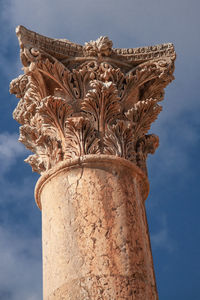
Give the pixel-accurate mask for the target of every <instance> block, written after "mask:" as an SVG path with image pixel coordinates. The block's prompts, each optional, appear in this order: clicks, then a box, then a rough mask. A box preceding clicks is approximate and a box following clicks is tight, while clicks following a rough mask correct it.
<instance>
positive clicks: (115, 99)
mask: <svg viewBox="0 0 200 300" xmlns="http://www.w3.org/2000/svg"><path fill="white" fill-rule="evenodd" d="M91 87H92V89H91V90H89V91H88V93H87V95H86V97H85V99H84V100H83V102H82V105H81V108H82V110H83V111H84V112H86V113H87V115H88V117H92V121H93V122H94V124H95V128H96V130H98V131H99V132H100V133H101V134H105V128H106V126H107V125H108V124H110V123H112V121H114V120H115V119H116V118H117V116H118V114H119V113H120V104H119V96H118V91H117V89H116V86H115V85H114V84H113V83H112V82H111V81H110V82H105V83H104V82H102V81H99V80H94V81H92V82H91Z"/></svg>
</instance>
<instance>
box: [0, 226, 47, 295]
mask: <svg viewBox="0 0 200 300" xmlns="http://www.w3.org/2000/svg"><path fill="white" fill-rule="evenodd" d="M40 245H41V241H40V239H38V238H34V237H27V236H25V237H23V236H19V233H17V232H16V231H15V229H14V228H13V229H12V230H8V229H5V228H3V227H2V226H1V227H0V256H1V260H0V269H1V272H0V298H1V299H7V300H36V299H37V300H38V299H41V283H42V276H41V273H42V272H41V265H42V264H41V257H40V255H39V253H40V252H39V251H38V249H41V246H40Z"/></svg>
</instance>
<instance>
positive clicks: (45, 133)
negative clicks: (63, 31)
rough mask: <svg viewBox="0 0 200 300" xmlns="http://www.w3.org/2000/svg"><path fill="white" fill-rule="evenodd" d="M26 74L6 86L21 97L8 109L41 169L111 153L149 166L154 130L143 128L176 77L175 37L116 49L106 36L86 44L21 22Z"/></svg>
mask: <svg viewBox="0 0 200 300" xmlns="http://www.w3.org/2000/svg"><path fill="white" fill-rule="evenodd" d="M17 36H18V39H19V44H20V57H21V61H22V64H23V66H24V75H21V76H19V77H18V78H17V79H14V80H13V81H12V82H11V84H10V92H11V93H12V94H15V95H16V97H18V98H21V99H20V101H19V103H18V105H17V107H16V109H15V111H14V113H13V116H14V118H15V120H17V121H18V122H19V123H20V124H21V125H22V126H21V128H20V138H19V140H20V141H21V142H22V143H24V144H25V146H26V147H27V148H28V149H30V150H31V151H32V152H33V153H34V155H31V156H29V157H28V158H27V159H26V161H27V162H28V163H30V165H31V166H32V168H33V170H34V171H36V172H38V173H43V172H45V171H47V170H49V169H51V168H52V167H54V166H55V165H56V164H58V163H59V162H60V161H63V160H68V159H73V158H76V157H80V156H83V155H88V154H90V155H92V154H102V155H115V156H118V157H122V158H124V159H127V160H130V161H131V162H132V163H133V164H135V165H137V166H138V167H140V168H141V169H142V170H143V171H144V172H146V158H147V155H148V153H154V151H155V149H156V147H157V146H158V144H159V140H158V137H157V136H155V135H152V134H151V135H148V131H149V129H150V126H151V123H152V122H154V121H155V120H156V118H157V116H158V114H159V113H160V111H161V109H162V108H161V106H160V105H159V104H158V103H159V102H160V101H161V100H163V96H164V88H165V87H166V86H167V84H168V83H169V82H171V81H172V80H173V78H174V77H173V71H174V60H175V52H174V47H173V45H172V44H163V45H157V46H153V47H143V48H133V49H132V48H131V49H115V48H112V42H111V41H110V40H109V39H108V38H107V37H100V38H99V39H98V40H97V41H90V42H89V43H86V44H85V46H81V45H78V44H75V43H72V42H70V41H68V40H58V39H51V38H47V37H44V36H41V35H39V34H37V33H35V32H32V31H29V30H27V29H26V28H24V27H22V26H19V27H18V28H17Z"/></svg>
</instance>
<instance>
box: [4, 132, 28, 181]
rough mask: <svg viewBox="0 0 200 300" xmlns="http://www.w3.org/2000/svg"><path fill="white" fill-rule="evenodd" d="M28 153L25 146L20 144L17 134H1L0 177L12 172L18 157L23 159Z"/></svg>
mask: <svg viewBox="0 0 200 300" xmlns="http://www.w3.org/2000/svg"><path fill="white" fill-rule="evenodd" d="M26 153H27V151H26V150H25V148H24V146H22V145H21V144H20V143H19V142H18V135H17V134H11V133H7V132H3V133H0V164H1V169H0V177H2V176H3V175H4V174H5V173H6V172H7V171H9V170H10V168H11V166H12V165H13V164H15V162H16V160H17V159H18V157H22V156H24V155H25V154H26Z"/></svg>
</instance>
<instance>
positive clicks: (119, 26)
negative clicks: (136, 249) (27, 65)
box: [0, 0, 200, 300]
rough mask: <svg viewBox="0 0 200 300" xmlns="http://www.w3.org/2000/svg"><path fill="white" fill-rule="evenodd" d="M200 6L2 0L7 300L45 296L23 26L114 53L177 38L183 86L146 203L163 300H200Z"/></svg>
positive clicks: (172, 88) (127, 0)
mask: <svg viewBox="0 0 200 300" xmlns="http://www.w3.org/2000/svg"><path fill="white" fill-rule="evenodd" d="M199 11H200V2H199V1H197V0H190V1H189V0H168V1H162V0H150V1H147V0H145V1H144V0H123V1H119V0H107V1H106V0H101V1H97V0H82V1H81V0H73V1H72V0H71V1H68V0H65V1H64V0H57V1H53V0H43V1H39V0H32V1H26V0H5V1H4V0H0V26H1V27H0V28H1V43H0V88H1V93H0V97H1V106H0V109H1V119H0V166H1V167H0V191H1V195H0V209H1V213H0V270H1V271H0V299H7V300H38V299H41V298H42V264H41V233H40V232H41V219H40V217H41V215H40V211H39V210H38V208H37V207H36V204H35V202H34V194H33V192H34V186H35V183H36V181H37V179H38V177H39V176H38V175H37V174H35V173H32V172H31V168H30V167H29V166H28V165H26V164H25V163H24V162H23V160H24V159H25V158H26V156H27V155H28V151H27V150H25V148H24V146H23V145H21V144H20V143H19V142H18V141H17V138H18V124H17V123H16V122H15V121H14V120H12V111H13V110H14V108H15V106H16V104H17V99H16V98H15V97H14V96H13V95H12V96H11V95H9V92H8V89H9V82H10V81H11V80H12V79H13V78H16V77H17V76H18V75H19V74H21V73H22V71H21V63H20V60H19V46H18V41H17V38H16V35H15V27H16V26H17V25H19V24H21V25H24V26H26V27H27V28H29V29H31V30H33V31H36V32H38V33H41V34H43V35H46V36H49V37H55V38H67V39H69V40H71V41H74V42H77V43H81V44H83V43H84V42H86V41H90V40H93V39H97V38H98V37H99V36H100V35H108V36H109V38H110V39H112V40H113V44H114V47H121V48H126V47H127V48H130V47H139V46H145V45H154V44H159V43H165V42H172V43H174V45H175V49H176V52H177V60H176V70H175V77H176V79H175V81H173V82H172V83H171V84H170V85H169V86H168V87H167V88H166V94H165V100H164V101H163V103H162V104H163V111H162V112H161V114H160V116H159V118H158V120H157V121H156V122H155V123H154V125H153V126H152V132H153V133H155V134H157V135H159V137H160V147H159V148H158V150H157V151H156V153H155V154H154V155H153V156H150V157H149V159H148V170H149V181H150V194H149V197H148V199H147V201H146V207H147V215H148V222H149V228H150V233H151V242H152V250H153V258H154V265H155V272H156V279H157V285H158V291H159V296H160V299H161V300H169V299H170V300H179V299H180V300H189V299H192V300H198V299H200V259H199V256H200V230H199V226H200V225H199V224H200V221H199V219H200V218H199V214H200V201H199V186H200V181H199V172H200V164H199V146H200V139H199V132H200V130H199V127H200V117H199V113H200V95H199V94H200V93H199V85H200V71H199V70H200V68H199V66H200V55H199V49H200V34H199V28H200V18H199Z"/></svg>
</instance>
